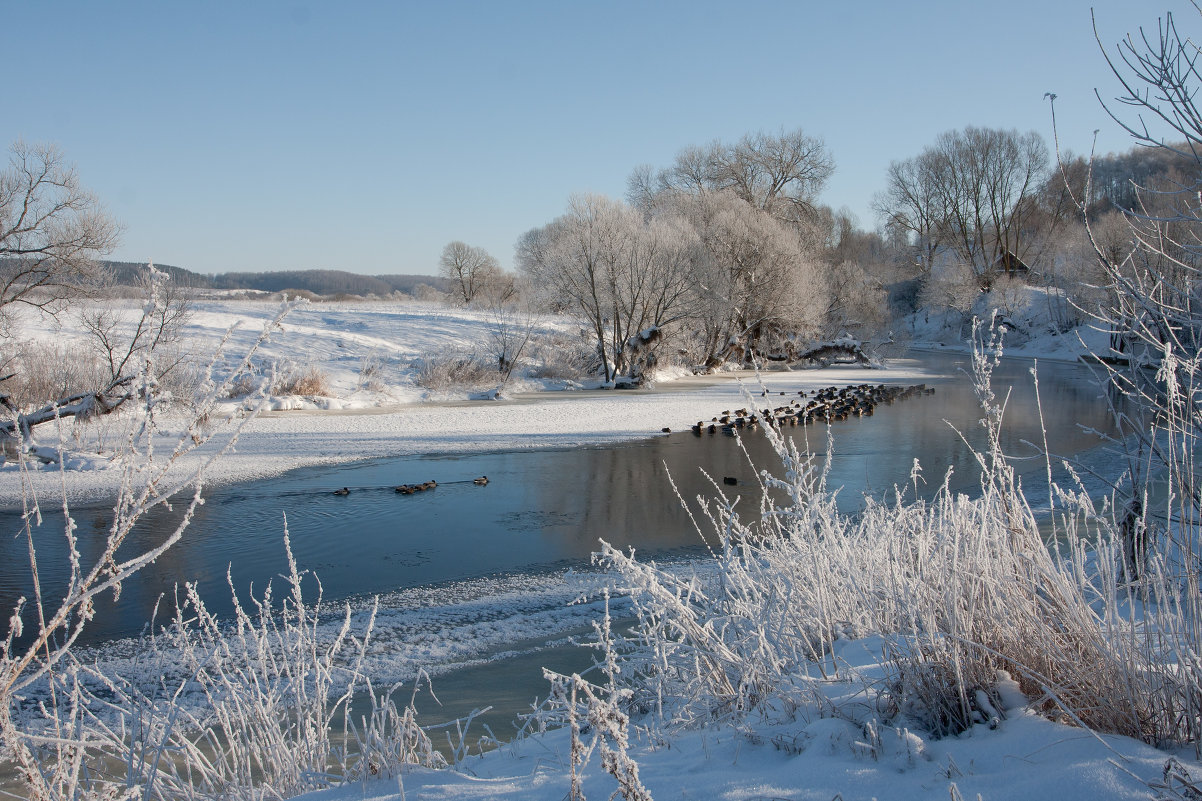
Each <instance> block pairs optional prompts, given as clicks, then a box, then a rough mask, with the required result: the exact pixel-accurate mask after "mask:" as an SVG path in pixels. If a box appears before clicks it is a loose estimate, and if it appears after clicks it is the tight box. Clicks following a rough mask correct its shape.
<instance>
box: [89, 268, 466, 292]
mask: <svg viewBox="0 0 1202 801" xmlns="http://www.w3.org/2000/svg"><path fill="white" fill-rule="evenodd" d="M104 265H105V267H107V268H108V270H109V273H110V274H111V275H112V278H113V283H115V284H118V285H120V286H134V285H136V284H137V283H138V282H139V281H140V280H141V279H142V277H143V276H144V275H145V274H146V265H145V264H143V263H141V262H128V261H108V262H104ZM155 268H156V269H158V270H161V271H162V272H165V273H167V274H168V275H169V276H171V279H172V280H173V281H175V282H176V283H177V284H179V285H180V286H186V287H193V288H196V289H254V290H260V291H263V292H280V291H283V290H285V289H299V290H304V291H307V292H312V293H314V294H316V295H339V294H345V295H391V294H392V293H393V292H404V293H406V294H413V291H414V289H416V288H417V287H418V286H419V285H421V284H425V285H427V286H432V287H434V288H435V289H438V290H439V291H442V292H445V291H447V289H448V288H449V286H450V284H449V282H448V281H447V280H446V279H444V278H439V277H438V276H435V275H377V276H371V275H359V274H358V273H348V272H346V271H345V270H284V271H280V272H264V273H250V272H243V273H218V274H217V275H212V276H208V275H201V274H200V273H194V272H192V271H191V270H185V269H184V268H182V267H173V266H171V265H169V264H156V265H155Z"/></svg>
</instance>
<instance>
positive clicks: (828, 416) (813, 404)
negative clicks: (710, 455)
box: [665, 384, 935, 437]
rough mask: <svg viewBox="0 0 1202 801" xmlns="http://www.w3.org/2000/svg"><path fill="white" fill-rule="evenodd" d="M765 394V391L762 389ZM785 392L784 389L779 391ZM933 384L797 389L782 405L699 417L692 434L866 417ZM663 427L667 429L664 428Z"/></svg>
mask: <svg viewBox="0 0 1202 801" xmlns="http://www.w3.org/2000/svg"><path fill="white" fill-rule="evenodd" d="M764 394H765V395H767V393H764ZM780 394H781V395H784V394H785V393H784V392H782V393H780ZM933 394H935V388H934V387H928V386H927V385H926V384H913V385H911V386H886V385H885V384H849V385H847V386H846V387H842V388H840V387H826V388H824V389H819V390H817V391H815V392H814V393H813V394H812V395H808V396H807V394H806V393H805V391H801V392H798V393H797V397H796V398H793V399H791V400H790V401H789V402H788V403H786V404H784V405H783V406H777V407H775V408H771V407H770V408H764V409H735V410H733V411H731V410H726V411H724V412H722V414H721V415H715V416H714V417H713V418H711V419H710V420H709V421H708V422H706V421H704V420H698V421H697V422H696V423H694V424H693V434H695V435H696V436H698V437H699V436H701V435H702V434H704V433H710V434H715V433H717V432H719V431H721V432H722V433H723V434H727V435H731V436H733V435H734V433H735V430H736V429H741V428H747V429H754V428H757V427H758V426H760V425H768V426H773V427H774V428H779V427H781V426H797V425H802V426H804V425H809V424H810V423H832V422H835V421H836V420H847V419H848V418H851V417H869V416H871V415H872V412H873V409H875V408H876V407H877V406H878V405H880V404H882V403H883V404H891V403H894V402H895V401H901V400H906V399H907V398H913V397H916V396H918V395H933ZM665 430H666V429H665Z"/></svg>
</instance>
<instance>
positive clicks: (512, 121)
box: [0, 0, 1202, 274]
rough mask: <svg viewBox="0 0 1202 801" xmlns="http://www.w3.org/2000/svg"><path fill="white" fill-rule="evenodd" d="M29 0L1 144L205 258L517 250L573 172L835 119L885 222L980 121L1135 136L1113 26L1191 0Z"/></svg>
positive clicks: (839, 153) (323, 261) (10, 26)
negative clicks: (75, 179)
mask: <svg viewBox="0 0 1202 801" xmlns="http://www.w3.org/2000/svg"><path fill="white" fill-rule="evenodd" d="M1163 2H1164V4H1163V5H1162V4H1159V3H1157V2H1155V1H1154V0H1153V1H1150V0H1094V1H1093V2H1090V0H1007V2H985V1H984V0H941V1H940V2H923V1H922V0H914V1H913V2H899V1H898V0H864V1H863V2H838V0H825V1H824V2H808V1H807V0H794V1H793V2H785V1H783V0H782V1H781V2H726V3H719V2H699V1H697V0H690V1H689V2H646V1H645V0H644V1H641V2H623V1H622V0H619V1H618V2H610V1H609V0H607V2H587V3H585V2H569V0H556V1H553V2H545V3H542V2H540V3H534V2H518V1H517V0H510V1H508V2H502V1H501V0H494V1H493V2H453V1H448V2H433V1H431V2H426V3H414V2H378V3H369V2H337V3H336V2H311V3H304V2H289V3H283V2H145V3H134V2H121V1H120V0H113V2H87V3H84V2H79V3H64V2H53V1H50V2H21V3H17V2H13V3H8V4H6V8H5V11H4V13H3V19H4V27H5V35H4V55H5V63H6V64H7V65H8V71H7V74H6V79H5V81H4V87H5V88H4V90H3V93H2V95H0V96H2V97H3V105H4V114H3V116H2V117H0V144H3V145H4V146H7V145H8V144H9V143H11V142H12V141H14V140H15V139H17V138H24V139H25V140H26V141H52V142H56V143H58V144H59V145H60V146H61V147H62V149H63V150H64V151H65V153H66V155H67V157H68V158H69V159H70V160H71V161H73V162H74V163H75V164H76V165H77V167H78V169H79V172H80V175H81V177H82V179H83V182H84V184H85V185H86V186H88V187H89V188H90V189H92V190H93V191H94V192H95V193H96V194H97V195H99V196H100V197H101V198H102V200H103V201H104V202H105V204H106V206H107V208H108V210H109V211H110V212H111V213H112V215H113V216H114V217H116V218H117V219H118V220H119V221H120V222H121V223H122V224H123V225H124V226H125V232H124V235H123V238H122V243H121V246H120V248H119V250H118V251H117V253H116V254H115V257H116V258H120V259H126V260H146V259H153V260H155V261H157V262H161V263H165V264H174V265H179V266H182V267H187V268H190V269H193V270H196V271H199V272H204V273H212V272H225V271H232V270H280V269H311V268H336V269H346V270H351V271H354V272H361V273H370V274H376V273H433V272H435V271H436V265H437V260H438V255H439V253H440V252H441V250H442V247H443V246H444V245H445V244H446V243H447V242H449V241H451V240H453V239H462V240H464V241H466V242H468V243H470V244H474V245H479V246H482V247H484V248H486V249H488V250H489V251H490V252H491V253H493V254H494V255H495V256H497V257H498V258H499V259H501V261H502V263H503V264H506V265H507V266H508V265H511V264H512V258H513V244H514V242H515V241H516V239H517V237H518V236H519V235H520V234H521V233H522V232H524V231H526V230H528V229H529V228H532V227H534V226H536V225H542V224H544V223H546V222H548V221H549V220H551V219H552V218H554V217H555V216H557V215H558V214H560V213H562V211H563V209H564V207H565V204H566V201H567V199H568V196H569V195H570V194H571V193H573V192H579V191H589V192H600V193H604V194H609V195H612V196H617V197H621V196H622V195H623V193H624V191H625V183H626V178H627V176H628V175H629V174H630V172H631V170H632V169H633V168H634V167H635V166H637V165H639V164H652V165H655V166H664V165H666V164H668V163H669V162H670V161H671V160H672V159H673V157H674V156H675V154H676V153H677V151H678V150H680V149H681V148H682V147H684V146H686V145H690V144H704V143H707V142H710V141H712V140H714V139H722V140H734V139H737V138H738V137H739V136H741V135H742V134H744V133H746V132H749V131H756V130H766V131H779V130H780V129H782V128H784V129H789V130H791V129H794V128H797V127H801V128H802V129H804V130H805V131H806V132H807V133H809V134H811V135H816V136H820V137H822V138H823V139H824V140H825V142H826V144H827V146H828V147H829V149H830V150H831V152H832V153H833V155H834V158H835V160H836V163H837V167H836V172H835V175H834V177H833V178H832V180H831V181H830V183H829V185H828V188H827V190H826V191H825V193H824V194H823V196H822V198H821V200H822V202H824V203H827V204H829V205H831V206H833V207H835V208H840V207H847V208H848V209H850V210H851V211H852V212H853V213H855V214H856V215H857V217H858V218H859V220H860V223H861V225H862V226H864V227H869V228H870V227H873V226H874V225H875V223H876V221H875V220H874V219H873V217H872V213H871V211H870V203H871V200H872V196H873V194H874V193H876V192H878V191H879V190H880V189H881V188H882V186H883V182H884V174H885V169H886V167H887V166H888V164H889V162H890V161H892V160H896V159H901V158H907V157H909V156H912V155H915V154H917V153H918V152H919V151H921V150H922V148H923V147H924V146H926V145H928V144H930V143H931V142H932V141H933V139H934V138H935V136H936V135H938V134H939V133H940V132H942V131H945V130H948V129H952V128H962V127H964V126H966V125H977V126H990V127H1005V128H1018V129H1019V130H1022V131H1026V130H1031V129H1034V130H1037V131H1039V132H1040V133H1041V134H1042V135H1044V137H1045V138H1047V139H1048V140H1049V143H1050V140H1051V122H1050V117H1049V113H1048V105H1047V102H1046V101H1045V100H1044V99H1043V95H1044V93H1045V92H1055V93H1056V94H1057V95H1058V96H1059V100H1058V101H1057V114H1058V118H1059V127H1060V134H1061V142H1062V145H1067V146H1068V147H1070V148H1071V149H1073V150H1075V151H1078V152H1082V151H1088V149H1089V147H1090V142H1091V139H1092V135H1093V131H1094V130H1095V129H1101V132H1100V134H1099V139H1098V143H1099V151H1100V152H1107V151H1111V150H1125V149H1127V148H1128V147H1129V142H1128V141H1127V140H1126V139H1125V138H1124V137H1123V135H1122V134H1121V133H1120V132H1119V131H1118V130H1117V128H1116V126H1115V125H1114V124H1113V123H1112V122H1111V121H1110V120H1108V119H1107V118H1106V116H1105V114H1104V112H1102V110H1101V109H1100V108H1099V107H1098V103H1097V101H1096V100H1095V99H1094V96H1093V90H1094V88H1095V87H1097V88H1099V89H1100V90H1101V92H1102V94H1103V96H1105V97H1111V96H1113V95H1114V94H1115V87H1116V84H1115V81H1114V79H1113V77H1112V76H1111V75H1110V74H1109V72H1108V71H1107V68H1106V66H1105V63H1104V62H1103V61H1102V58H1101V55H1100V53H1099V51H1098V48H1097V45H1096V43H1095V42H1094V39H1093V31H1092V29H1091V26H1090V16H1089V14H1090V8H1091V6H1092V7H1094V8H1095V9H1096V12H1097V16H1098V25H1099V31H1100V33H1101V35H1102V38H1103V41H1104V42H1107V43H1114V42H1116V41H1117V40H1118V39H1119V38H1120V37H1121V36H1123V35H1124V34H1125V33H1126V32H1128V31H1135V30H1136V29H1137V28H1138V26H1140V25H1144V26H1146V27H1151V28H1152V29H1155V26H1156V21H1157V18H1158V16H1160V15H1162V14H1163V13H1164V11H1166V10H1172V11H1173V12H1174V14H1175V15H1176V16H1177V18H1178V23H1179V25H1180V27H1181V29H1182V30H1183V31H1184V32H1185V33H1196V32H1198V31H1200V30H1202V19H1200V18H1199V15H1198V13H1197V12H1196V11H1194V10H1193V8H1192V7H1191V6H1190V5H1189V4H1188V3H1186V2H1185V0H1163Z"/></svg>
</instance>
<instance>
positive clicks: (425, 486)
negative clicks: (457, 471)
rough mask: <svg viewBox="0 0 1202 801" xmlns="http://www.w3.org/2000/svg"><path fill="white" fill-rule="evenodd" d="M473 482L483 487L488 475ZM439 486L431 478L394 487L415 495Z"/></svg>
mask: <svg viewBox="0 0 1202 801" xmlns="http://www.w3.org/2000/svg"><path fill="white" fill-rule="evenodd" d="M451 483H453V484H459V483H466V482H458V481H454V482H451ZM472 483H473V484H475V485H476V486H477V487H483V486H485V485H486V484H488V476H480V477H479V478H473V479H472ZM437 486H438V482H437V481H435V480H434V479H430V480H429V481H423V482H422V483H421V484H402V485H400V486H399V487H393V489H394V490H396V492H397V494H399V495H413V494H415V493H418V492H425V491H426V490H432V489H434V488H435V487H437ZM334 494H335V495H350V494H351V488H350V487H343V488H342V489H336V490H334Z"/></svg>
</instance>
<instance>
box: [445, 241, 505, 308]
mask: <svg viewBox="0 0 1202 801" xmlns="http://www.w3.org/2000/svg"><path fill="white" fill-rule="evenodd" d="M502 272H503V271H502V270H501V264H500V262H498V261H497V260H496V259H495V258H493V257H492V256H491V255H489V253H488V251H486V250H485V249H484V248H478V247H473V246H471V245H469V244H467V243H465V242H460V241H458V240H456V241H454V242H450V243H448V244H447V246H446V247H445V248H443V249H442V256H441V258H439V260H438V274H439V275H441V276H442V277H443V278H446V279H449V280H450V281H451V283H452V284H453V285H454V293H455V296H456V298H457V299H458V300H461V301H462V302H463V303H464V304H468V303H471V302H472V301H473V300H474V299H475V298H476V296H477V295H478V294H479V293H480V292H481V291H482V290H483V289H484V288H485V286H486V285H488V284H489V283H491V282H495V281H496V280H497V279H498V277H499V276H500V275H501V274H502Z"/></svg>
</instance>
